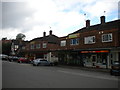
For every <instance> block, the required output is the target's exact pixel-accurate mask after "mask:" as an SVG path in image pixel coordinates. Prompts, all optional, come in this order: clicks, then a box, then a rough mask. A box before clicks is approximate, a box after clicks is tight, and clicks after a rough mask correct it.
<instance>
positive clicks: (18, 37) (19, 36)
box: [16, 33, 26, 40]
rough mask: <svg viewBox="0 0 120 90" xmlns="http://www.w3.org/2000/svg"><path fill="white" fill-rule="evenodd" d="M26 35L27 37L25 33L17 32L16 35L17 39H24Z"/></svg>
mask: <svg viewBox="0 0 120 90" xmlns="http://www.w3.org/2000/svg"><path fill="white" fill-rule="evenodd" d="M25 37H26V36H25V35H24V34H22V33H19V34H17V36H16V40H24V39H25Z"/></svg>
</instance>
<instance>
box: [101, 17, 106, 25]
mask: <svg viewBox="0 0 120 90" xmlns="http://www.w3.org/2000/svg"><path fill="white" fill-rule="evenodd" d="M100 20H101V24H104V23H105V16H101V17H100Z"/></svg>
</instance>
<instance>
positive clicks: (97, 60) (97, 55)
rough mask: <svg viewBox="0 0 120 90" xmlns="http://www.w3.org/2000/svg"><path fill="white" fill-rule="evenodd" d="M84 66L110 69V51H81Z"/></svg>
mask: <svg viewBox="0 0 120 90" xmlns="http://www.w3.org/2000/svg"><path fill="white" fill-rule="evenodd" d="M80 53H81V54H82V59H83V62H84V66H86V67H96V68H109V67H110V63H111V62H110V51H109V50H94V51H92V50H91V51H80Z"/></svg>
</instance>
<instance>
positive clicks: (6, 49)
mask: <svg viewBox="0 0 120 90" xmlns="http://www.w3.org/2000/svg"><path fill="white" fill-rule="evenodd" d="M2 53H3V54H6V55H10V53H11V43H10V42H9V43H2Z"/></svg>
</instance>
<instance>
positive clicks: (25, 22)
mask: <svg viewBox="0 0 120 90" xmlns="http://www.w3.org/2000/svg"><path fill="white" fill-rule="evenodd" d="M23 1H25V2H3V3H2V21H3V22H2V24H3V25H2V27H3V28H2V29H3V33H5V31H7V32H8V33H6V34H7V37H8V38H11V37H12V35H13V37H14V38H15V36H16V35H17V34H18V33H19V32H20V33H24V34H25V35H26V40H31V39H33V38H36V37H42V36H43V31H46V32H47V33H48V32H49V30H50V28H49V26H51V27H52V30H53V34H55V35H57V36H60V37H61V36H65V35H67V34H69V33H72V32H74V31H76V30H78V29H80V28H82V27H84V26H85V19H90V20H91V21H93V24H94V23H95V24H97V23H96V21H98V20H99V17H100V16H101V15H103V14H104V13H103V12H104V11H106V13H105V15H106V16H107V17H109V19H111V20H114V19H116V18H117V12H116V11H117V5H116V4H117V3H118V1H119V0H23ZM106 3H107V5H106ZM113 12H115V13H114V14H112V13H113ZM85 13H86V14H87V17H85V16H84V14H85ZM97 19H98V20H97ZM9 32H10V33H11V34H9ZM4 36H6V35H5V34H3V37H4Z"/></svg>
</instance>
